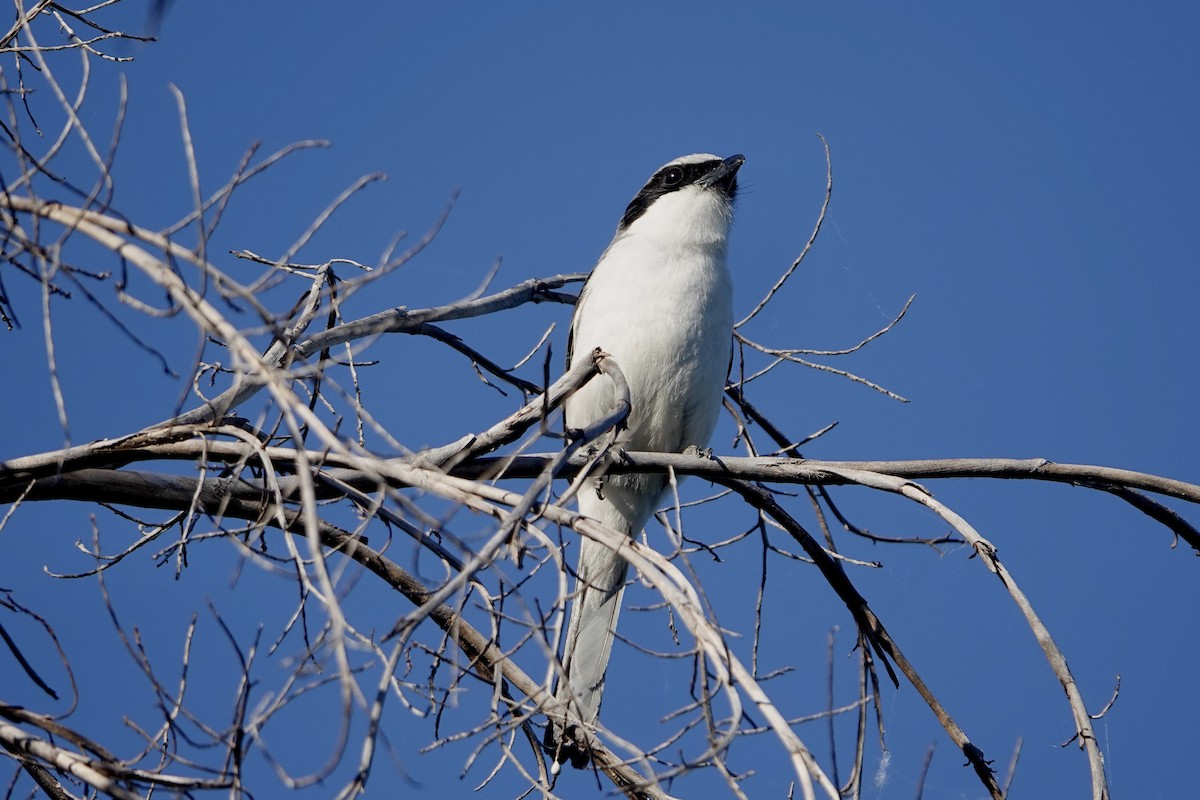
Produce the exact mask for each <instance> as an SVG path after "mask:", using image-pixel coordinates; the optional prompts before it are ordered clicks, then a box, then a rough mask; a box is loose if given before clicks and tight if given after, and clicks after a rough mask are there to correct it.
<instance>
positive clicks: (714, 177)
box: [696, 153, 746, 191]
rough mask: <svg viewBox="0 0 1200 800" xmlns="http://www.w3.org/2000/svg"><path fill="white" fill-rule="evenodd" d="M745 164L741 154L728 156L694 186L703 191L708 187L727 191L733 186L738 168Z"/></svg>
mask: <svg viewBox="0 0 1200 800" xmlns="http://www.w3.org/2000/svg"><path fill="white" fill-rule="evenodd" d="M745 163H746V157H745V156H744V155H742V154H741V153H738V154H737V155H734V156H730V157H729V158H727V159H725V160H724V161H722V162H721V163H720V164H719V165H717V166H716V167H714V168H713V171H712V172H710V173H708V174H707V175H705V176H704V177H703V178H701V179H700V180H698V181H696V185H697V186H701V187H704V188H705V189H707V188H708V187H709V186H715V185H720V186H721V187H722V188H723V189H725V191H729V187H730V186H732V185H733V179H734V177H735V176H736V175H737V171H738V168H739V167H741V166H742V164H745Z"/></svg>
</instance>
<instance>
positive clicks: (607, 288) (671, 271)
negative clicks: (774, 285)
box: [543, 153, 746, 774]
mask: <svg viewBox="0 0 1200 800" xmlns="http://www.w3.org/2000/svg"><path fill="white" fill-rule="evenodd" d="M745 160H746V159H745V157H743V156H742V155H740V154H739V155H733V156H729V157H728V158H720V157H718V156H715V155H711V154H709V153H697V154H693V155H687V156H682V157H680V158H676V159H675V160H673V161H670V162H668V163H667V164H665V165H663V166H662V167H660V168H659V169H658V170H656V171H655V172H654V174H653V175H652V176H651V177H650V179H649V180H648V181H647V182H646V184H645V186H643V187H642V189H641V191H639V192H638V193H637V195H636V196H635V197H634V198H633V200H632V201H630V203H629V205H628V206H627V207H626V209H625V213H624V215H622V217H621V220H620V222H619V224H618V225H617V231H616V234H615V235H614V236H613V239H612V242H611V243H610V244H609V245H608V247H607V248H606V249H605V250H604V252H603V254H602V255H601V256H600V259H599V261H597V262H596V266H595V267H593V268H592V271H591V272H590V273H589V275H588V278H587V280H586V281H585V282H584V286H583V289H582V290H581V291H580V294H579V299H578V301H577V302H576V304H575V313H574V316H573V318H572V320H571V329H570V336H569V339H568V345H567V365H568V369H569V368H570V367H572V366H575V365H576V364H577V363H578V362H579V361H581V360H585V359H588V358H591V357H592V353H593V352H594V350H595V349H596V348H600V349H601V350H602V351H603V352H605V353H607V354H608V355H610V356H611V357H612V358H613V360H614V361H615V362H616V364H617V366H618V367H619V368H620V370H621V372H622V373H623V374H624V376H625V379H626V382H627V383H628V385H629V393H630V400H631V410H630V412H629V416H628V418H627V420H626V426H625V429H624V431H622V432H621V434H620V436H619V438H618V439H617V441H616V444H617V445H618V446H620V447H621V448H623V449H625V450H630V451H636V450H643V451H654V452H662V453H680V452H684V451H687V450H690V449H691V448H696V449H697V450H699V449H700V448H704V447H705V446H706V445H707V444H708V440H709V437H710V436H712V432H713V429H714V427H715V426H716V422H717V416H718V414H719V412H720V407H721V397H722V394H723V392H724V389H725V382H726V380H727V378H728V376H729V370H730V366H731V364H732V356H733V335H732V334H733V282H732V279H731V276H730V272H729V269H728V267H727V265H726V250H727V242H728V238H729V228H730V224H731V222H732V220H733V201H734V197H735V196H736V194H737V174H738V169H739V168H740V167H741V166H742V164H743V163H744V162H745ZM613 388H614V387H613V384H612V382H611V381H610V380H609V379H608V378H607V377H606V376H603V375H599V376H597V377H595V378H593V379H592V380H591V381H589V382H588V383H587V384H585V385H584V386H583V387H582V388H580V389H579V390H578V391H576V392H575V394H573V395H572V396H571V397H569V398H568V400H567V401H566V403H565V404H564V417H565V426H566V429H567V431H568V432H569V431H571V430H572V429H579V428H583V427H585V426H587V425H588V424H589V423H591V422H593V421H595V420H596V419H598V418H600V417H601V416H603V415H604V414H606V413H608V412H609V411H610V410H611V409H612V407H613V400H614V394H613ZM666 486H667V482H666V478H665V477H664V476H662V475H609V476H603V477H599V478H593V479H589V481H587V482H585V484H584V485H583V486H581V487H580V488H579V492H578V506H579V513H580V514H582V515H583V516H586V517H590V518H592V519H594V520H596V521H598V522H600V523H602V524H603V525H605V526H607V527H609V528H613V529H615V530H617V531H619V532H621V533H623V534H625V535H626V536H630V537H633V536H637V535H638V534H639V533H640V532H641V531H642V528H643V527H644V526H645V524H646V522H647V521H648V520H649V518H650V515H651V514H652V513H653V512H654V510H655V509H656V508H657V507H658V504H659V502H660V501H661V500H662V497H663V495H664V493H665V491H666ZM628 568H629V565H628V563H627V562H626V561H625V559H623V558H622V557H620V556H618V555H616V554H615V553H613V552H612V550H610V549H609V548H607V547H605V546H604V545H602V544H600V543H598V542H594V541H591V540H589V539H586V538H584V539H583V540H582V542H581V544H580V550H579V560H578V566H577V568H576V572H575V574H576V580H575V590H574V592H573V594H572V600H571V603H572V606H571V612H570V617H569V620H568V623H567V633H566V637H565V640H564V641H565V644H564V650H563V658H562V670H561V672H560V673H559V677H558V683H557V686H556V689H555V697H556V699H557V700H558V701H559V702H560V703H561V704H562V705H563V706H565V708H566V709H567V714H566V715H565V716H564V715H553V714H552V715H550V722H549V725H548V727H547V729H546V734H545V737H544V740H543V744H544V746H545V749H546V751H547V752H548V753H549V754H550V755H551V756H552V758H553V762H552V767H553V769H554V771H555V773H556V774H557V772H558V770H559V768H560V765H562V764H565V763H566V762H567V761H570V762H571V765H572V766H574V767H576V768H579V769H583V768H585V767H586V766H587V765H588V763H589V761H590V760H591V741H592V738H591V735H590V733H589V731H588V729H589V728H590V727H592V726H594V725H595V723H596V721H597V719H598V716H599V712H600V701H601V698H602V696H603V693H604V676H605V671H606V668H607V666H608V660H609V656H610V655H611V652H612V645H613V637H614V630H615V628H616V624H617V617H618V615H619V613H620V610H621V595H622V593H623V592H624V589H625V580H626V574H627V572H628Z"/></svg>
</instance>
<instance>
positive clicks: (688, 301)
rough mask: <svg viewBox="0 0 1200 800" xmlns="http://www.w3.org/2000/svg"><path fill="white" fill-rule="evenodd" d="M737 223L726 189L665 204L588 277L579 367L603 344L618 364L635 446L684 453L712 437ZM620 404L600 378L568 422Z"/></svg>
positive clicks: (725, 353)
mask: <svg viewBox="0 0 1200 800" xmlns="http://www.w3.org/2000/svg"><path fill="white" fill-rule="evenodd" d="M729 222H730V208H729V202H728V200H726V199H725V198H724V197H723V196H721V195H719V193H718V192H715V191H711V190H704V189H700V188H698V187H689V188H687V189H684V190H681V191H679V192H675V193H672V194H671V195H667V196H665V197H662V198H659V199H658V201H656V202H655V203H654V205H653V206H651V207H650V208H649V209H647V211H646V213H645V214H644V215H643V216H642V217H641V218H639V219H638V220H637V221H636V222H634V224H633V225H631V226H630V227H629V229H627V230H626V231H623V232H621V233H620V234H618V236H617V238H616V239H614V241H613V243H612V244H611V245H609V248H608V250H607V251H605V253H604V255H603V256H602V257H601V259H600V262H599V263H598V264H597V265H596V268H595V270H594V271H593V273H592V275H591V277H590V278H589V280H588V284H587V288H586V290H585V292H584V295H583V297H582V298H581V300H580V307H579V308H578V309H577V311H576V319H575V323H574V329H573V333H572V363H575V362H578V361H579V360H580V359H583V358H588V357H590V355H591V352H592V350H593V349H595V348H596V347H600V348H601V349H603V350H604V351H605V352H607V353H610V354H611V355H612V356H613V358H614V359H615V360H616V362H617V365H618V366H619V367H620V368H621V371H622V372H623V373H624V374H625V378H626V380H627V381H628V383H629V388H630V393H631V400H632V402H633V410H632V413H631V415H630V420H629V429H628V431H627V433H626V435H625V437H624V440H623V444H624V446H625V447H626V448H628V449H631V450H654V451H661V452H680V451H681V450H683V449H684V448H686V447H688V446H690V445H696V446H698V447H703V446H705V445H706V444H707V443H708V439H709V437H710V436H711V435H712V431H713V428H714V427H715V426H716V420H717V415H718V412H719V410H720V398H721V393H722V391H723V389H724V386H725V379H726V376H727V373H728V368H729V355H730V348H731V347H732V339H731V331H732V328H733V288H732V283H731V280H730V276H729V270H728V269H727V267H726V265H725V241H726V234H727V232H728V229H729ZM612 400H613V392H612V383H611V381H609V380H608V379H607V378H603V377H600V378H597V379H594V380H593V381H591V382H590V383H589V384H588V385H587V386H585V387H584V388H583V389H582V390H580V391H579V392H578V393H576V395H575V396H574V397H572V398H571V400H570V402H569V403H568V404H567V409H566V416H567V424H568V425H569V426H571V427H581V426H583V425H586V424H587V423H589V422H591V421H592V420H594V419H596V418H598V417H599V416H600V415H602V414H603V413H606V412H607V411H608V410H609V409H610V408H611V407H612Z"/></svg>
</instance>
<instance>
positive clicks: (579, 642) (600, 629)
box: [545, 475, 662, 769]
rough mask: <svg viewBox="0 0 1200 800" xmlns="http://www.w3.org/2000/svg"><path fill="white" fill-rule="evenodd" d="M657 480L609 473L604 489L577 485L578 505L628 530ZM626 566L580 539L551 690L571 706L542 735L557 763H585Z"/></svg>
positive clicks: (653, 499) (634, 527)
mask: <svg viewBox="0 0 1200 800" xmlns="http://www.w3.org/2000/svg"><path fill="white" fill-rule="evenodd" d="M647 478H650V480H647ZM631 479H633V480H631ZM651 483H655V484H657V485H649V484H651ZM631 484H632V485H631ZM661 484H662V482H661V480H660V479H658V478H652V477H651V476H645V475H639V476H626V477H624V478H615V477H610V478H608V479H607V480H605V482H604V485H603V488H602V489H601V492H602V494H601V493H598V492H597V491H596V490H594V489H593V488H592V487H591V486H590V485H589V486H585V487H584V488H583V489H582V490H581V492H580V497H579V511H580V513H581V514H583V515H584V516H587V517H591V518H593V519H595V520H596V521H597V522H599V523H601V524H603V525H604V526H606V527H609V528H613V529H615V530H618V531H621V532H622V533H624V534H625V535H627V536H632V535H634V534H635V533H636V532H637V531H640V530H641V529H642V527H643V526H644V525H645V523H646V519H647V518H648V517H649V516H650V513H651V512H652V511H653V510H654V507H655V506H656V505H657V503H658V497H659V495H660V494H661V493H662V485H661ZM628 572H629V563H628V562H627V561H626V560H625V559H623V558H621V557H620V556H618V555H617V554H616V553H614V552H613V551H612V550H611V549H610V548H608V547H606V546H604V545H603V544H600V543H599V542H594V541H592V540H590V539H587V538H584V539H583V540H582V543H581V544H580V548H579V566H578V569H577V579H576V584H575V586H576V588H575V595H574V597H573V599H572V601H571V616H570V620H569V621H568V623H567V637H566V645H565V647H564V649H563V671H564V673H565V679H562V680H560V681H559V683H558V688H557V690H556V692H555V697H556V698H557V700H558V701H559V702H560V703H562V704H563V705H565V706H566V707H567V709H568V710H569V716H567V717H566V718H565V719H562V718H559V719H555V718H554V717H553V716H552V717H551V720H550V725H549V727H548V728H547V729H546V737H545V744H546V748H547V750H548V751H549V752H550V753H551V755H552V756H553V757H554V760H555V762H556V763H557V764H562V763H565V762H567V761H570V762H571V765H572V766H574V767H576V768H580V769H582V768H583V767H586V766H587V764H588V760H589V758H590V753H591V747H590V744H589V742H590V736H589V735H588V733H587V730H586V728H588V727H591V726H592V725H593V724H594V723H595V722H596V718H597V716H598V715H599V713H600V701H601V699H602V697H603V694H604V673H605V670H606V669H607V667H608V659H609V656H610V655H611V653H612V645H613V638H614V636H615V631H616V626H617V617H618V616H619V615H620V613H621V596H622V595H623V594H624V591H625V579H626V576H627V574H628ZM581 723H582V724H581Z"/></svg>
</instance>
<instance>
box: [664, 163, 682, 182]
mask: <svg viewBox="0 0 1200 800" xmlns="http://www.w3.org/2000/svg"><path fill="white" fill-rule="evenodd" d="M682 181H683V170H681V169H680V168H679V167H671V168H670V169H669V170H667V171H666V172H664V173H663V178H662V182H663V186H678V185H679V184H680V183H681V182H682Z"/></svg>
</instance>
